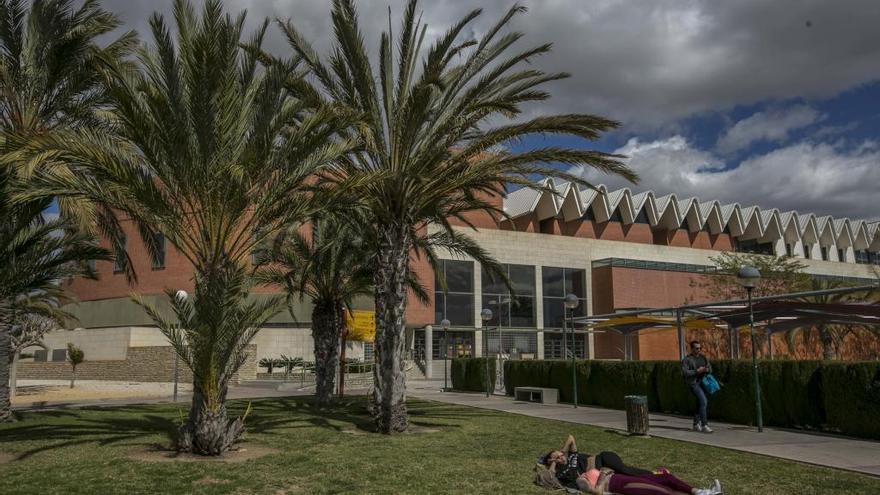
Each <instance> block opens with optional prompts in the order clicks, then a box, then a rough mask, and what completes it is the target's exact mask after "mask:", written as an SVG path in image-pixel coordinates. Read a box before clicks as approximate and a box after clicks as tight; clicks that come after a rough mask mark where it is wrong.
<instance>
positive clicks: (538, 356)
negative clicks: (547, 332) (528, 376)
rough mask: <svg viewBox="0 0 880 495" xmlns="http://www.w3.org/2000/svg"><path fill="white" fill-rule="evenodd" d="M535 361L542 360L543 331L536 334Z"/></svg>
mask: <svg viewBox="0 0 880 495" xmlns="http://www.w3.org/2000/svg"><path fill="white" fill-rule="evenodd" d="M535 358H536V359H544V331H543V330H542V331H539V332H538V351H537V355H536V356H535Z"/></svg>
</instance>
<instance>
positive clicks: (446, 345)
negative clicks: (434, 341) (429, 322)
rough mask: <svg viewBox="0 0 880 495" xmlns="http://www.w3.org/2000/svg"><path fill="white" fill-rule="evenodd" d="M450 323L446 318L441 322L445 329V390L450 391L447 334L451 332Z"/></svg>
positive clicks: (441, 326)
mask: <svg viewBox="0 0 880 495" xmlns="http://www.w3.org/2000/svg"><path fill="white" fill-rule="evenodd" d="M449 325H451V323H450V322H449V320H447V319H446V318H443V320H442V321H441V322H440V328H442V329H443V391H444V392H448V391H449V385H448V384H447V382H446V380H447V377H448V376H449V369H448V366H449V365H448V364H447V363H448V362H449V341H448V340H447V337H446V334H447V332H449Z"/></svg>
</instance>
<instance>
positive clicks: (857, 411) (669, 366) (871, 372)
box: [453, 359, 880, 439]
mask: <svg viewBox="0 0 880 495" xmlns="http://www.w3.org/2000/svg"><path fill="white" fill-rule="evenodd" d="M482 362H483V361H482V360H481V359H457V360H454V361H453V386H454V387H455V388H457V389H460V390H475V391H483V380H484V378H483V373H484V371H483V370H484V368H483V367H482V366H483V365H482ZM492 365H493V366H492V372H494V361H492ZM576 366H577V373H578V403H579V404H586V405H594V406H600V407H608V408H613V409H622V408H623V405H624V396H626V395H631V394H632V395H647V396H648V407H649V409H650V410H651V411H657V412H664V413H676V414H684V415H690V414H692V413H693V410H694V407H695V405H696V400H695V399H694V397H693V396H692V395H691V393H690V391H689V390H688V387H687V386H686V385H685V383H684V380H683V378H682V376H681V367H680V364H679V363H678V362H677V361H625V362H614V361H578V362H577V363H576ZM758 366H759V369H758V371H759V376H760V379H761V400H762V404H763V415H764V424H766V425H768V426H782V427H789V428H808V429H822V430H827V431H833V432H840V433H844V434H847V435H853V436H859V437H864V438H878V439H880V421H877V417H878V416H880V363H827V364H823V363H822V362H819V361H759V362H758ZM712 368H713V374H714V375H715V377H716V378H717V379H718V381H719V382H721V384H722V388H721V390H720V391H719V392H718V393H717V394H715V395H713V396H711V397H710V399H709V417H710V418H712V419H715V420H720V421H726V422H730V423H739V424H749V425H751V424H754V422H755V389H754V386H753V377H752V373H753V369H752V363H751V361H745V360H743V361H724V360H721V361H714V362H713V363H712ZM571 380H572V374H571V361H541V360H539V361H508V362H506V363H504V387H505V392H506V393H507V395H513V392H514V389H515V388H516V387H523V386H532V387H546V388H556V389H558V390H559V400H560V401H562V402H571V401H572V398H573V397H572V394H571V386H572V381H571Z"/></svg>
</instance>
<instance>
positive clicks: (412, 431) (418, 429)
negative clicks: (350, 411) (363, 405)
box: [342, 425, 441, 437]
mask: <svg viewBox="0 0 880 495" xmlns="http://www.w3.org/2000/svg"><path fill="white" fill-rule="evenodd" d="M440 431H441V430H439V429H437V428H427V427H425V426H414V425H409V428H407V430H406V431H405V432H403V433H401V434H402V435H422V434H425V433H440ZM342 433H347V434H349V435H354V436H358V437H360V436H367V435H379V433H376V432H375V431H368V430H359V429H350V430H342Z"/></svg>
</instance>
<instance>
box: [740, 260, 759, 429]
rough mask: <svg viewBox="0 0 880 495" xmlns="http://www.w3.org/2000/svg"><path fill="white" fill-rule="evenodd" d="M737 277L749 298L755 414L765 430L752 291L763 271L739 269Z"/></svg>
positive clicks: (751, 267) (749, 268)
mask: <svg viewBox="0 0 880 495" xmlns="http://www.w3.org/2000/svg"><path fill="white" fill-rule="evenodd" d="M736 279H737V281H738V282H739V284H740V285H742V286H743V287H744V288H745V289H746V293H747V294H748V299H749V333H750V334H751V337H752V375H753V376H752V380H753V381H754V382H755V414H756V415H757V423H758V431H759V432H762V431H764V415H763V413H762V411H761V379H760V377H759V375H758V348H757V347H758V346H757V344H756V343H755V312H754V310H753V308H752V291H753V290H755V286H756V285H757V284H758V281H759V280H761V272H759V271H758V269H757V268H755V267H753V266H743V267H741V268H740V269H739V273H737V275H736Z"/></svg>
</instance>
